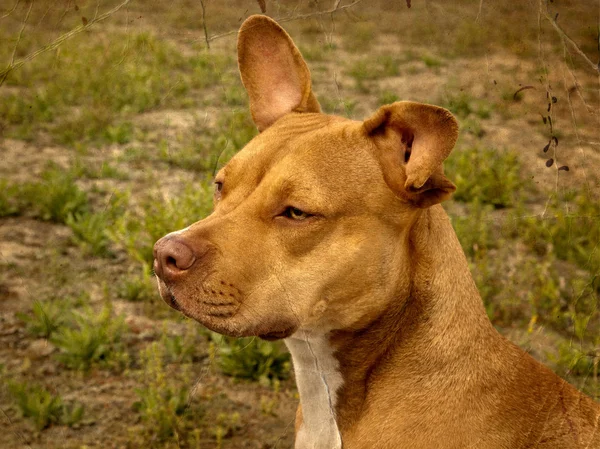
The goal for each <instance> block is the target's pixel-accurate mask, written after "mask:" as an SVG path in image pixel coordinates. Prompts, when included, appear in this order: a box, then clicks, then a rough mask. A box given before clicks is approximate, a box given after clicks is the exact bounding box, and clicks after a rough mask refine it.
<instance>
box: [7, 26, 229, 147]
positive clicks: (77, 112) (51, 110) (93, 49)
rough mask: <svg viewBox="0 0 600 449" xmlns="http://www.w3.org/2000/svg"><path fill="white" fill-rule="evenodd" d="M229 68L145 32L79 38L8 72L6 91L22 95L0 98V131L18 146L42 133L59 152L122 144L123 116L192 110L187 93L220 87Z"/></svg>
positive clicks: (125, 137)
mask: <svg viewBox="0 0 600 449" xmlns="http://www.w3.org/2000/svg"><path fill="white" fill-rule="evenodd" d="M230 68H233V60H232V58H231V57H224V56H222V55H212V54H208V53H204V52H199V53H196V54H194V55H193V56H190V57H188V56H184V55H183V54H182V53H181V52H180V51H179V50H178V49H177V48H176V47H175V46H174V45H172V44H170V43H169V42H168V41H166V40H164V39H159V38H157V37H156V36H154V35H152V34H149V33H139V34H134V35H121V34H114V35H111V36H110V37H109V38H106V39H103V40H94V39H87V40H86V39H85V38H84V37H83V36H82V37H78V38H75V39H73V40H70V41H68V42H66V43H64V44H63V45H61V47H60V52H59V53H46V54H44V55H42V56H40V57H39V58H37V59H35V60H33V61H32V62H31V63H29V64H27V65H25V66H24V67H23V68H21V69H19V70H18V71H16V72H14V73H11V75H10V77H12V78H13V80H12V84H19V85H24V86H25V87H28V89H27V90H25V91H23V92H19V93H11V92H8V93H4V94H0V124H3V125H4V126H5V127H6V129H7V135H8V136H10V137H16V138H20V139H24V140H32V139H35V138H36V137H37V136H38V134H39V132H41V131H46V132H48V133H49V134H50V135H51V136H52V138H53V139H54V141H55V142H57V143H60V144H63V145H69V146H74V145H76V144H80V143H81V142H95V143H101V144H111V143H115V144H124V143H127V142H130V141H131V140H132V139H133V137H134V131H135V130H134V126H133V124H132V123H131V121H129V120H128V119H129V117H132V116H133V115H135V114H140V113H143V112H146V111H149V110H152V109H156V108H158V107H190V106H193V105H194V104H197V101H196V102H192V101H191V98H192V97H193V95H194V93H198V92H200V91H201V90H202V89H205V88H208V87H210V86H212V85H214V84H216V83H218V82H220V80H221V76H222V74H223V73H224V72H225V71H226V70H229V69H230ZM56 80H60V83H59V82H56Z"/></svg>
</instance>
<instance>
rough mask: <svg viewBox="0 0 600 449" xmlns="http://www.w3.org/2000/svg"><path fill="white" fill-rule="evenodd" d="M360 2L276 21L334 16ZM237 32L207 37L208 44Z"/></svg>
mask: <svg viewBox="0 0 600 449" xmlns="http://www.w3.org/2000/svg"><path fill="white" fill-rule="evenodd" d="M360 2H362V0H354V1H353V2H352V3H348V4H347V5H344V6H339V4H340V2H339V1H336V3H335V5H334V7H333V8H331V9H328V10H327V11H317V12H311V13H307V14H299V15H291V16H288V17H281V18H275V20H276V21H277V22H278V23H284V22H292V21H294V20H302V19H309V18H311V17H318V16H324V15H327V14H334V13H336V12H339V11H344V10H347V9H349V8H352V7H353V6H355V5H357V4H359V3H360ZM237 32H238V30H233V31H227V32H226V33H221V34H215V35H214V36H210V37H209V36H206V42H207V44H208V42H212V41H214V40H215V39H220V38H222V37H226V36H231V35H232V34H236V33H237Z"/></svg>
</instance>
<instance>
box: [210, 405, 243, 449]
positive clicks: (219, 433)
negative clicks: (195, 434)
mask: <svg viewBox="0 0 600 449" xmlns="http://www.w3.org/2000/svg"><path fill="white" fill-rule="evenodd" d="M239 429H240V414H239V413H237V412H236V413H219V414H218V415H217V424H216V425H215V427H214V428H213V435H214V437H215V440H216V442H217V447H218V448H220V447H221V445H222V444H223V439H225V438H229V437H231V436H232V435H233V433H234V432H235V431H236V430H239Z"/></svg>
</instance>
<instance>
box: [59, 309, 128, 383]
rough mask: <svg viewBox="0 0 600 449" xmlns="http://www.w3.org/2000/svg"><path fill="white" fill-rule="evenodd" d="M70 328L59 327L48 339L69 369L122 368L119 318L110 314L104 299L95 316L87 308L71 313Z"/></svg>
mask: <svg viewBox="0 0 600 449" xmlns="http://www.w3.org/2000/svg"><path fill="white" fill-rule="evenodd" d="M74 321H75V326H74V327H63V328H61V329H60V330H59V331H58V332H57V333H56V334H55V335H54V336H53V338H52V339H51V341H52V343H54V345H56V346H57V347H58V348H59V349H60V353H59V354H57V358H58V360H59V361H60V362H62V363H63V364H64V365H65V366H67V367H68V368H70V369H75V370H81V371H87V370H89V369H90V367H91V366H92V365H101V366H104V367H109V368H124V367H125V366H123V365H126V363H127V356H126V353H124V352H123V351H121V347H120V346H121V342H120V340H121V334H122V332H123V329H124V321H123V317H114V316H113V313H112V307H111V305H110V303H109V302H107V303H106V304H105V305H104V307H103V308H102V311H101V312H100V313H99V314H98V315H97V316H96V314H95V313H94V311H93V310H92V309H90V308H87V309H86V310H85V313H81V312H74Z"/></svg>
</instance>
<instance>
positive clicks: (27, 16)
mask: <svg viewBox="0 0 600 449" xmlns="http://www.w3.org/2000/svg"><path fill="white" fill-rule="evenodd" d="M32 9H33V1H32V2H31V3H30V4H29V9H28V10H27V15H26V16H25V20H23V26H22V27H21V29H20V30H19V35H18V36H17V42H15V46H14V48H13V52H12V55H11V56H10V64H12V63H13V62H15V54H16V53H17V48H18V47H19V42H21V38H22V37H23V31H25V27H26V26H27V21H28V20H29V16H30V14H31V10H32ZM4 79H5V77H4V76H0V85H1V84H2V82H3V81H4Z"/></svg>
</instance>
